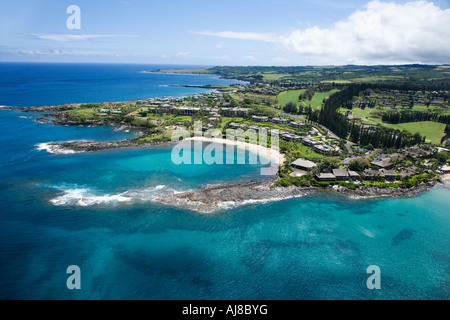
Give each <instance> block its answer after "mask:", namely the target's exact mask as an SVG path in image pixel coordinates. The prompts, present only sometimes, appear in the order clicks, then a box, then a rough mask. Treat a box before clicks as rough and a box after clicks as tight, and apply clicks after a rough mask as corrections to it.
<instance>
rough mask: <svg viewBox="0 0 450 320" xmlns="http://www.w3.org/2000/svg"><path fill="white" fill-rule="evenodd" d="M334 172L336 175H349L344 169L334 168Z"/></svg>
mask: <svg viewBox="0 0 450 320" xmlns="http://www.w3.org/2000/svg"><path fill="white" fill-rule="evenodd" d="M333 174H334V175H335V176H336V177H348V171H347V170H344V169H333Z"/></svg>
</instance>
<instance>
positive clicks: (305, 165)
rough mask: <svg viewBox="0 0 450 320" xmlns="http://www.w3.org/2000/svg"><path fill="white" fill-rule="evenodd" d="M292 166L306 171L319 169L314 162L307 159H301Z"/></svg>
mask: <svg viewBox="0 0 450 320" xmlns="http://www.w3.org/2000/svg"><path fill="white" fill-rule="evenodd" d="M292 166H293V167H294V168H297V169H300V170H306V171H309V170H312V169H314V168H317V164H315V163H314V162H312V161H309V160H306V159H301V158H300V159H297V160H295V161H294V162H292Z"/></svg>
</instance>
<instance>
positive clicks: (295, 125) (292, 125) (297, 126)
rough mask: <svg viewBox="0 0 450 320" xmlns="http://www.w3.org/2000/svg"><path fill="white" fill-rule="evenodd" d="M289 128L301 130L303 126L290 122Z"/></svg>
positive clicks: (299, 123) (296, 122)
mask: <svg viewBox="0 0 450 320" xmlns="http://www.w3.org/2000/svg"><path fill="white" fill-rule="evenodd" d="M289 126H290V127H292V128H296V129H300V128H303V127H304V126H305V125H304V124H303V123H301V122H298V121H292V122H290V123H289Z"/></svg>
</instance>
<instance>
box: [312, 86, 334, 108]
mask: <svg viewBox="0 0 450 320" xmlns="http://www.w3.org/2000/svg"><path fill="white" fill-rule="evenodd" d="M338 91H339V90H336V89H335V90H331V91H327V92H316V93H315V94H314V97H313V98H312V99H311V100H310V101H305V103H306V105H311V108H313V109H318V108H320V107H321V106H322V101H323V99H325V98H328V97H329V96H331V95H332V94H333V93H336V92H338Z"/></svg>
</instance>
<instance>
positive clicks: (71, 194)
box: [50, 185, 166, 207]
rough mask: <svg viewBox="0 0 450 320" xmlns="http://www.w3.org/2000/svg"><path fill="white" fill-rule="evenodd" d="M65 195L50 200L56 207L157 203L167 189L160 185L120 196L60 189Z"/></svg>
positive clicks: (83, 189) (80, 189)
mask: <svg viewBox="0 0 450 320" xmlns="http://www.w3.org/2000/svg"><path fill="white" fill-rule="evenodd" d="M55 188H56V189H60V190H62V191H63V192H64V194H62V195H60V196H58V197H55V198H53V199H51V200H50V203H52V204H53V205H55V206H81V207H89V206H94V205H107V204H109V205H114V204H123V203H130V202H132V201H156V199H157V193H158V192H159V191H161V190H163V189H165V188H166V186H163V185H160V186H156V187H154V188H148V189H142V190H136V191H126V192H122V193H118V194H100V193H99V192H95V191H93V190H92V189H89V188H77V187H74V188H66V189H64V188H59V187H55Z"/></svg>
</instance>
